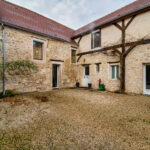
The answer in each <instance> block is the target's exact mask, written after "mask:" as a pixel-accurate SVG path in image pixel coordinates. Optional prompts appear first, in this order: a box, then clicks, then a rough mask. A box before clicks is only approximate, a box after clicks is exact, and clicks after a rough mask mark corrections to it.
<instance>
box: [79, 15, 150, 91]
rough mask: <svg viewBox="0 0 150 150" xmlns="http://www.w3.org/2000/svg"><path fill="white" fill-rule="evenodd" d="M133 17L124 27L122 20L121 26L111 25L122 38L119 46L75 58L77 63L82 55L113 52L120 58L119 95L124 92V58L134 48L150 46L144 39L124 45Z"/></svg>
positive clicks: (85, 53) (123, 20)
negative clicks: (144, 45)
mask: <svg viewBox="0 0 150 150" xmlns="http://www.w3.org/2000/svg"><path fill="white" fill-rule="evenodd" d="M135 17H136V15H133V16H132V17H131V18H130V20H129V21H128V23H127V24H126V25H125V19H124V18H123V19H122V20H121V25H119V23H118V22H115V23H113V25H114V26H115V27H116V28H118V29H119V30H120V31H121V38H122V40H121V44H118V45H113V46H109V47H104V48H102V49H99V50H95V51H89V52H83V53H78V54H77V56H79V57H78V59H77V62H79V60H80V58H81V57H82V56H83V55H87V54H92V53H98V52H104V51H109V50H113V51H114V52H116V53H117V54H118V55H119V57H120V92H121V93H124V92H125V68H126V65H125V64H126V57H127V56H128V54H129V53H130V52H131V51H132V50H133V49H134V48H135V47H136V46H138V45H143V44H150V39H144V38H143V39H140V40H137V41H135V42H129V43H126V30H127V28H128V27H129V25H130V24H131V23H132V21H133V20H134V18H135ZM81 38H82V36H81V37H80V39H79V41H80V40H81ZM78 44H79V43H78ZM126 47H129V48H128V49H127V48H126ZM120 49H121V50H120Z"/></svg>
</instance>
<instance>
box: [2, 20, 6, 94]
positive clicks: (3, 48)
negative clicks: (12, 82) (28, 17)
mask: <svg viewBox="0 0 150 150" xmlns="http://www.w3.org/2000/svg"><path fill="white" fill-rule="evenodd" d="M2 34H3V35H2V45H3V47H2V51H3V96H5V27H4V24H3V23H2Z"/></svg>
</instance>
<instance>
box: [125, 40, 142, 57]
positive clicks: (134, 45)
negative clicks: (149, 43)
mask: <svg viewBox="0 0 150 150" xmlns="http://www.w3.org/2000/svg"><path fill="white" fill-rule="evenodd" d="M143 41H144V40H140V41H137V42H136V43H134V44H133V45H132V46H130V48H129V49H128V50H127V51H126V52H125V54H124V57H126V56H127V55H128V54H129V53H130V52H131V51H132V50H133V48H135V47H136V46H137V45H140V44H142V43H143Z"/></svg>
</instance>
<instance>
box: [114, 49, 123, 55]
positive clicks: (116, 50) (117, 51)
mask: <svg viewBox="0 0 150 150" xmlns="http://www.w3.org/2000/svg"><path fill="white" fill-rule="evenodd" d="M113 50H114V51H115V52H116V53H118V54H119V55H121V54H122V53H121V52H120V51H119V50H118V49H117V48H114V49H113Z"/></svg>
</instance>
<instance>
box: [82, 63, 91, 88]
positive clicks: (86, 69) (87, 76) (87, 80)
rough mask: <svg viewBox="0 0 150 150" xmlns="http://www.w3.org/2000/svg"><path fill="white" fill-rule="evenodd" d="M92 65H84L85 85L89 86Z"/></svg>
mask: <svg viewBox="0 0 150 150" xmlns="http://www.w3.org/2000/svg"><path fill="white" fill-rule="evenodd" d="M89 77H90V67H89V65H87V66H84V67H83V87H88V84H89V83H90V80H89Z"/></svg>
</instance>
